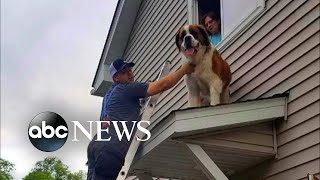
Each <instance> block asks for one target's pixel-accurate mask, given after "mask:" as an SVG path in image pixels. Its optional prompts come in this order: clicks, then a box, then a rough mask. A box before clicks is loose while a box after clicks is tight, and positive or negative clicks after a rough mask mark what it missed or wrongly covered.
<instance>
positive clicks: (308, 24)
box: [91, 0, 320, 180]
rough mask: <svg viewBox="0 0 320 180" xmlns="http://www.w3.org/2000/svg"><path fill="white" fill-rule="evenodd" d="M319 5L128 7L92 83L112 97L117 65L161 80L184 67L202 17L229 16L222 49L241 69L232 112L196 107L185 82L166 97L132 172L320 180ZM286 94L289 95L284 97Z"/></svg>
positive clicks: (235, 70)
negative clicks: (186, 30)
mask: <svg viewBox="0 0 320 180" xmlns="http://www.w3.org/2000/svg"><path fill="white" fill-rule="evenodd" d="M319 4H320V1H319V0H241V1H232V0H171V1H168V0H119V2H118V5H117V8H116V11H115V14H114V18H113V21H112V25H111V28H110V31H109V34H108V37H107V40H106V43H105V46H104V49H103V52H102V55H101V59H100V62H99V65H98V68H97V71H96V75H95V77H94V80H93V83H92V87H93V89H92V91H91V93H92V95H96V96H103V95H104V93H105V92H106V91H107V89H108V87H109V86H110V84H111V78H110V76H109V73H108V66H109V64H110V62H111V61H112V60H113V59H115V58H118V57H124V58H126V59H128V60H129V61H133V62H135V63H136V66H135V68H134V73H135V77H136V79H137V80H138V81H148V80H154V79H155V78H156V76H157V75H158V73H159V69H160V67H161V65H162V64H163V63H164V62H165V61H167V60H169V61H171V63H172V71H175V70H176V69H177V68H178V67H179V66H180V65H181V56H180V54H179V53H178V50H177V49H176V47H175V40H174V37H175V33H176V32H177V31H178V29H179V28H180V27H181V26H182V25H184V24H187V23H199V19H200V17H201V15H203V14H204V13H206V12H208V11H215V12H216V13H218V14H219V15H220V17H221V31H222V41H221V42H220V43H219V44H218V45H217V46H216V48H217V50H218V51H219V52H220V53H221V55H222V57H223V58H224V59H225V60H226V61H227V62H228V63H229V64H230V67H231V71H232V83H231V89H230V91H231V92H230V93H231V100H232V103H231V104H228V105H220V106H216V107H205V108H193V109H188V108H187V89H186V87H185V84H184V81H180V82H179V83H178V84H177V85H176V86H175V87H174V88H172V89H170V90H168V91H166V92H164V93H162V94H161V95H160V97H159V100H158V102H157V105H156V106H155V109H154V112H153V115H152V118H151V120H150V121H151V125H150V126H149V130H150V131H151V134H152V138H151V139H150V140H149V141H148V142H146V143H142V144H141V147H140V150H139V151H138V153H137V155H136V157H135V161H134V163H133V164H132V166H131V168H130V174H132V175H137V176H138V177H139V179H152V178H151V177H156V178H170V179H231V180H233V179H236V180H239V179H240V180H241V179H246V180H248V179H249V180H251V179H267V180H284V179H290V180H291V179H308V176H309V175H308V174H311V175H313V176H314V177H315V178H316V177H317V178H319V175H320V165H319V164H320V158H319V156H320V150H319V149H320V143H319V141H320V137H319V136H320V130H319V127H320V125H319V124H320V119H319V114H320V113H319V109H320V101H319V99H320V98H319V96H320V90H319V84H320V82H319V80H320V74H319V69H320V64H319V63H320V61H319V56H320V55H319V52H320V46H319V44H320V43H319V41H320V32H319V23H320V19H319V15H320V14H319V12H320V6H319ZM277 94H285V96H275V95H277Z"/></svg>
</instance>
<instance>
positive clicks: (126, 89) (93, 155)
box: [87, 59, 194, 180]
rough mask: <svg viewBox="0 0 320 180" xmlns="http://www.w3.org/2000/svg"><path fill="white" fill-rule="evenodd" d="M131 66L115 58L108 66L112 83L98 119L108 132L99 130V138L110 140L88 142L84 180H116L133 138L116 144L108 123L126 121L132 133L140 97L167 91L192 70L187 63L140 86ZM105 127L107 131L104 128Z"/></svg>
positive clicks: (114, 135) (123, 139) (114, 130)
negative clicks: (85, 179) (86, 167)
mask: <svg viewBox="0 0 320 180" xmlns="http://www.w3.org/2000/svg"><path fill="white" fill-rule="evenodd" d="M133 66H134V63H132V62H131V63H129V62H126V61H125V60H123V59H116V60H114V61H113V62H112V64H111V65H110V67H109V71H110V75H111V76H112V79H113V81H114V84H113V85H112V87H111V89H110V90H109V91H108V92H107V93H106V95H105V96H104V98H103V103H102V110H101V117H100V120H102V121H107V122H109V123H106V124H107V126H108V130H109V132H106V131H102V132H101V139H110V140H109V141H96V139H97V135H96V136H95V137H94V138H93V139H92V141H91V142H90V143H89V146H88V175H87V180H115V179H116V178H117V176H118V174H119V172H120V170H121V168H122V166H123V165H124V161H125V157H126V154H127V152H128V149H129V146H130V142H131V140H132V138H133V137H131V139H130V140H129V141H128V139H126V138H122V140H121V141H119V139H118V136H117V133H116V129H115V128H114V126H113V125H112V123H111V122H112V121H117V122H119V121H127V124H126V125H127V129H129V130H131V129H132V128H133V125H134V124H133V123H132V122H133V121H139V120H140V98H146V97H149V96H153V95H156V94H159V93H161V92H163V91H166V90H168V89H170V88H172V87H173V86H174V85H175V84H177V83H178V82H179V80H180V79H181V78H182V77H183V76H184V75H185V74H189V73H192V72H193V71H194V66H193V65H191V64H188V63H187V64H183V65H182V67H181V68H180V69H178V70H177V71H176V72H173V73H170V74H168V75H167V76H164V77H162V78H160V79H159V80H157V81H155V82H150V83H146V82H142V83H141V82H135V81H134V75H133V72H132V67H133ZM109 124H110V125H109ZM118 125H119V130H120V132H123V127H122V126H121V123H118ZM102 128H103V127H102ZM104 128H107V127H106V125H105V127H104ZM98 133H99V132H98ZM134 153H135V152H134ZM130 164H131V162H130ZM130 164H129V166H130ZM125 173H127V172H125Z"/></svg>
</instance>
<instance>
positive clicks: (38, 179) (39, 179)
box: [23, 171, 54, 180]
mask: <svg viewBox="0 0 320 180" xmlns="http://www.w3.org/2000/svg"><path fill="white" fill-rule="evenodd" d="M23 179H24V180H43V179H45V180H54V178H53V177H52V176H51V175H50V173H49V172H45V171H34V172H31V173H29V174H28V175H27V176H26V177H24V178H23Z"/></svg>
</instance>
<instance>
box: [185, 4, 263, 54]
mask: <svg viewBox="0 0 320 180" xmlns="http://www.w3.org/2000/svg"><path fill="white" fill-rule="evenodd" d="M255 1H256V4H257V6H256V8H255V10H254V11H252V12H251V13H250V14H249V15H248V16H247V17H246V18H244V19H243V20H242V21H241V22H240V23H239V24H238V25H236V26H235V28H234V29H233V30H231V31H230V33H229V34H228V35H227V36H224V29H223V28H224V26H223V25H222V23H223V13H222V12H223V0H220V13H221V14H220V17H221V34H222V37H223V39H222V40H221V41H220V42H219V43H218V44H217V46H216V49H217V50H219V52H220V53H222V52H224V51H225V50H226V49H227V48H228V47H229V46H230V45H231V44H232V43H233V42H234V41H235V40H236V39H237V38H238V37H240V36H241V35H242V34H243V33H244V32H245V31H246V30H247V29H248V28H249V27H250V25H251V24H252V23H254V22H255V21H256V20H257V19H258V17H259V16H261V15H262V13H263V12H264V11H265V9H266V4H265V2H266V0H255ZM187 3H188V6H187V7H188V23H189V24H199V23H200V22H199V11H198V9H199V5H198V0H187Z"/></svg>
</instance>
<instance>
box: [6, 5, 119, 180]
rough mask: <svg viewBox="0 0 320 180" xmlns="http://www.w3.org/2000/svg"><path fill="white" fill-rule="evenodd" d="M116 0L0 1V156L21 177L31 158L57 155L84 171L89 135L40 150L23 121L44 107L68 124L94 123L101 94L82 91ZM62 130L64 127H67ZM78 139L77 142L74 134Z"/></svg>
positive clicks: (86, 88)
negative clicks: (35, 146) (33, 142)
mask: <svg viewBox="0 0 320 180" xmlns="http://www.w3.org/2000/svg"><path fill="white" fill-rule="evenodd" d="M116 4H117V0H97V1H89V0H67V1H53V0H2V1H1V158H4V159H7V160H9V161H11V162H13V163H14V164H15V165H16V170H15V171H14V173H13V174H14V177H15V178H16V179H21V178H23V177H24V176H25V175H26V174H27V172H28V171H29V170H30V169H31V168H32V167H33V165H34V164H35V163H36V161H39V160H42V159H44V158H45V157H47V156H57V157H59V158H60V159H61V160H62V161H63V162H64V163H65V164H67V165H68V166H69V167H70V170H71V171H78V170H80V169H82V170H85V169H86V166H85V165H84V164H85V162H86V148H87V144H88V142H89V140H87V139H86V138H82V139H83V140H82V141H80V142H72V141H71V138H68V140H67V142H66V144H65V145H64V146H63V147H62V148H61V149H60V150H58V151H56V152H51V153H45V152H41V151H39V150H37V149H36V148H34V147H33V146H32V144H31V143H30V141H29V139H28V135H27V131H28V125H29V123H30V121H31V120H32V118H33V117H35V116H36V115H37V114H38V113H40V112H44V111H53V112H56V113H58V114H59V115H61V116H62V117H63V118H64V119H65V120H66V121H67V123H68V125H69V127H70V126H71V125H72V124H71V121H81V122H85V121H90V120H91V121H92V120H97V119H98V118H99V115H100V108H101V100H102V99H101V98H99V97H95V96H92V95H90V90H91V83H92V80H93V78H94V74H95V71H96V68H97V66H98V62H99V59H100V55H101V52H102V49H103V46H104V43H105V40H106V37H107V34H108V31H109V27H110V24H111V21H112V17H113V14H114V10H115V7H116ZM69 129H70V128H69ZM80 140H81V139H80Z"/></svg>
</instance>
